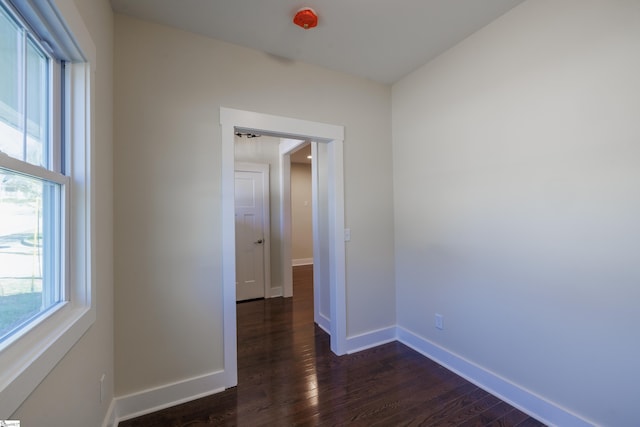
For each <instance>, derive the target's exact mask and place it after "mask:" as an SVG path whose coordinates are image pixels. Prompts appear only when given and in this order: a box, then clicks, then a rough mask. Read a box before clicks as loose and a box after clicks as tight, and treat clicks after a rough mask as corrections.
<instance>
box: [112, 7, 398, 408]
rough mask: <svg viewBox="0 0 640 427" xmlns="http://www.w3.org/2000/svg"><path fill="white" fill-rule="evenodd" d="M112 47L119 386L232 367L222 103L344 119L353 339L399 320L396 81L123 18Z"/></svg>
mask: <svg viewBox="0 0 640 427" xmlns="http://www.w3.org/2000/svg"><path fill="white" fill-rule="evenodd" d="M115 44H116V58H115V141H116V145H115V158H114V162H115V169H116V171H117V173H116V174H115V195H116V199H115V203H116V205H115V219H116V233H115V239H116V240H115V245H116V248H115V266H116V268H115V275H116V297H115V298H116V324H115V328H116V356H115V360H116V374H117V380H116V391H117V394H118V395H122V394H125V393H129V392H135V391H139V390H143V389H147V388H149V387H154V386H160V385H165V384H167V383H170V382H173V381H178V380H182V379H185V378H191V377H194V376H198V375H202V374H207V373H211V372H214V371H216V370H219V369H222V367H223V363H222V362H223V348H222V298H221V297H222V283H221V239H220V235H221V215H220V214H221V206H222V205H221V200H220V187H221V181H220V179H221V178H220V154H221V152H220V127H219V108H220V107H221V106H224V107H230V108H238V109H243V110H250V111H257V112H261V113H268V114H275V115H281V116H288V117H293V118H300V119H308V120H313V121H318V122H325V123H331V124H338V125H344V126H345V129H346V135H347V139H346V140H345V143H344V147H345V148H344V158H345V193H346V195H345V198H346V200H345V209H346V222H347V225H348V226H349V227H351V230H352V240H351V242H349V244H348V245H347V254H346V255H347V298H346V300H347V302H348V312H349V317H348V325H347V328H348V334H349V335H355V334H359V333H363V332H367V331H372V330H376V329H379V328H383V327H387V326H391V325H393V324H394V323H395V313H394V304H392V303H390V302H393V301H394V298H395V294H394V283H393V281H394V270H393V248H392V246H391V245H389V244H388V242H390V241H393V234H392V233H393V215H392V214H393V209H392V185H391V177H392V173H391V161H390V158H391V143H390V141H391V103H390V99H391V89H390V87H388V86H383V85H380V84H376V83H373V82H371V81H368V80H364V79H360V78H356V77H351V76H348V75H345V74H341V73H337V72H333V71H328V70H325V69H322V68H318V67H315V66H311V65H305V64H301V63H297V62H295V61H282V60H279V59H278V58H275V57H273V56H269V55H267V54H265V53H261V52H257V51H253V50H250V49H245V48H241V47H238V46H235V45H231V44H227V43H223V42H220V41H216V40H212V39H207V38H205V37H201V36H197V35H194V34H190V33H186V32H182V31H178V30H175V29H171V28H168V27H164V26H161V25H156V24H151V23H147V22H143V21H139V20H136V19H133V18H129V17H124V16H116V37H115ZM363 150H368V152H369V155H368V156H367V157H366V162H365V161H364V160H361V159H363V157H362V156H361V155H360V153H361V152H362V151H363ZM371 188H375V191H372V190H371ZM372 205H376V206H377V209H376V215H371V212H370V206H372Z"/></svg>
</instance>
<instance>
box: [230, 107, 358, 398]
mask: <svg viewBox="0 0 640 427" xmlns="http://www.w3.org/2000/svg"><path fill="white" fill-rule="evenodd" d="M220 126H221V139H222V147H221V168H222V282H223V283H222V288H223V289H222V290H223V323H224V326H223V328H224V329H223V336H224V338H223V340H224V375H225V383H226V387H233V386H235V385H237V384H238V360H237V337H236V330H237V327H236V291H235V287H236V286H235V281H236V277H235V276H236V272H235V227H234V223H235V209H234V202H233V200H234V136H235V132H236V131H242V132H251V133H257V134H261V135H266V136H275V137H280V138H293V139H303V140H310V141H314V142H318V143H322V144H326V146H327V153H328V156H327V159H328V163H329V165H328V166H329V167H328V173H327V188H328V209H327V211H328V215H329V227H328V241H329V269H328V271H327V277H328V279H329V301H330V319H329V321H330V325H329V330H330V335H331V350H332V351H333V352H334V353H335V354H338V355H341V354H344V353H345V352H346V335H347V322H346V289H345V243H344V169H343V168H344V165H343V152H342V145H343V141H344V127H343V126H336V125H330V124H325V123H318V122H311V121H307V120H299V119H292V118H287V117H281V116H273V115H269V114H262V113H255V112H251V111H243V110H236V109H231V108H224V107H221V108H220ZM315 202H316V201H314V203H315ZM314 256H315V255H314ZM314 264H315V259H314Z"/></svg>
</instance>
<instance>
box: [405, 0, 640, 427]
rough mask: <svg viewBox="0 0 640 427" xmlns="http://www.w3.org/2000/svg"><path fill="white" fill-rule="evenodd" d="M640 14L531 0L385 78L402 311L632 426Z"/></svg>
mask: <svg viewBox="0 0 640 427" xmlns="http://www.w3.org/2000/svg"><path fill="white" fill-rule="evenodd" d="M639 22H640V2H638V1H636V0H594V1H589V2H585V1H582V0H562V1H560V0H535V1H533V0H532V1H528V2H525V3H523V4H522V5H521V6H519V7H517V8H515V9H514V10H512V11H511V12H509V13H508V14H507V15H505V16H503V17H502V18H501V19H499V20H497V21H496V22H494V23H492V24H490V25H489V26H488V27H486V28H484V29H482V30H481V31H479V32H478V33H476V34H475V35H473V36H471V37H470V38H468V39H467V40H466V41H464V42H463V43H461V44H460V45H458V46H457V47H455V48H453V49H451V50H450V51H448V52H446V53H445V54H443V55H441V56H440V57H439V58H438V59H436V60H435V61H433V62H431V63H429V64H427V65H425V66H423V67H422V68H420V69H419V70H417V71H416V72H414V73H412V74H411V75H409V76H408V77H406V78H405V79H403V80H402V81H400V82H398V83H397V84H395V85H394V87H393V157H394V198H395V238H396V240H395V243H396V252H395V253H396V280H397V315H398V323H399V325H400V326H401V327H404V328H406V329H408V330H410V331H411V332H413V333H415V334H417V335H419V336H421V337H423V338H425V339H427V340H430V341H431V342H433V343H435V344H437V345H439V346H441V347H443V348H444V349H446V350H448V351H450V352H452V353H455V354H457V355H459V356H462V357H463V358H466V359H467V360H468V361H471V362H472V363H475V364H477V365H480V366H481V367H484V368H485V369H487V370H489V371H493V372H494V373H496V374H497V375H499V376H502V377H503V378H505V379H507V380H510V381H512V382H514V383H516V384H518V385H520V386H521V387H524V388H525V389H528V390H530V391H532V392H533V393H536V394H538V395H540V396H542V397H543V398H546V399H548V400H550V401H552V402H555V403H556V404H558V405H560V406H563V407H565V408H566V409H568V410H569V411H573V412H575V413H577V414H578V415H580V416H582V417H584V418H586V419H588V420H591V421H593V422H595V423H598V424H601V425H611V426H613V425H615V426H632V425H640V406H638V404H637V387H638V384H639V383H640V369H638V360H640V334H638V330H637V327H638V325H640V310H638V301H640V286H639V285H638V284H639V283H640V263H639V262H638V260H639V259H640V258H639V257H640V226H639V225H638V224H639V222H638V218H640V190H639V188H640V187H639V186H638V184H639V183H640V167H638V165H640V120H639V119H638V117H640V79H639V78H638V76H640V25H638V23H639ZM436 312H438V313H441V314H443V315H444V324H445V328H444V330H442V331H438V330H436V329H435V328H434V320H433V318H434V313H436Z"/></svg>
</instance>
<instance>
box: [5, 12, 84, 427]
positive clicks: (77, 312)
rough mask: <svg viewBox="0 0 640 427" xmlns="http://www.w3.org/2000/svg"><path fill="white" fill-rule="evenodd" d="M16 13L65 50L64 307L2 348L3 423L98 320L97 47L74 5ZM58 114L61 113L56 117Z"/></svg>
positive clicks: (62, 305)
mask: <svg viewBox="0 0 640 427" xmlns="http://www.w3.org/2000/svg"><path fill="white" fill-rule="evenodd" d="M19 3H20V8H21V10H20V12H21V13H22V15H23V16H24V17H25V18H26V19H27V20H28V21H29V23H30V24H33V21H30V18H34V19H35V18H37V19H38V20H39V22H38V24H37V25H38V26H40V28H39V29H41V30H42V31H39V33H40V34H42V33H44V34H45V37H50V38H51V41H54V43H52V44H55V45H57V46H63V47H64V49H65V52H66V54H67V56H69V58H70V62H69V63H68V64H67V70H66V73H65V74H66V75H65V85H64V86H65V93H64V94H63V96H65V97H66V100H67V102H66V107H65V110H66V111H64V117H65V123H64V127H65V129H64V136H65V138H66V139H67V141H66V142H65V144H66V147H68V150H67V152H66V153H65V154H66V156H67V159H66V164H67V166H68V170H67V171H65V172H66V175H68V176H69V181H70V183H69V189H68V191H69V194H68V196H69V197H68V200H69V202H68V205H67V206H66V207H63V208H64V209H66V215H67V217H68V219H69V221H68V228H67V230H66V232H67V237H66V238H67V244H68V248H67V257H68V259H67V263H66V269H67V272H68V274H67V275H66V276H67V277H66V284H65V285H66V290H67V292H68V298H67V302H66V303H64V304H61V306H60V307H59V308H58V309H57V310H55V311H53V312H52V313H51V314H50V315H48V316H47V317H46V318H44V319H42V320H41V321H39V322H38V323H37V324H36V325H34V326H33V327H32V328H30V329H29V330H28V331H27V332H25V333H23V334H20V336H18V337H16V338H15V339H12V340H11V341H10V342H8V343H4V344H3V348H2V349H1V350H0V419H9V418H10V417H11V415H12V414H13V413H14V412H15V411H16V410H17V409H18V407H19V406H20V405H21V404H22V402H24V400H25V399H26V398H27V397H28V396H29V395H30V394H31V393H32V392H33V391H34V390H35V389H36V387H37V386H38V384H40V382H41V381H42V380H43V379H44V378H45V377H46V376H47V375H48V374H49V373H50V372H51V371H52V370H53V368H54V367H55V366H56V365H57V364H58V362H60V360H61V359H62V358H63V357H64V355H65V354H66V353H67V352H68V351H69V350H70V349H71V348H72V347H73V346H74V345H75V344H76V343H77V342H78V340H80V338H81V337H82V335H84V333H85V332H86V331H87V330H88V329H89V327H90V326H91V325H92V324H93V323H94V322H95V319H96V309H95V306H96V304H95V294H96V290H95V284H94V280H93V272H94V270H95V269H94V266H93V264H94V259H93V256H92V254H93V240H92V236H93V235H94V232H93V229H94V221H93V212H94V209H93V198H92V196H93V183H92V179H91V174H92V170H93V167H92V165H93V158H92V150H91V146H92V141H93V126H92V123H93V93H94V89H93V88H94V82H93V80H94V79H93V76H94V72H95V66H96V49H95V45H94V43H93V41H92V40H91V37H90V35H89V32H88V30H87V28H86V26H85V24H84V22H83V20H82V17H81V16H80V13H79V12H78V10H77V8H76V5H75V2H74V1H73V0H45V1H42V0H20V2H19ZM22 8H24V9H22ZM57 113H60V112H57Z"/></svg>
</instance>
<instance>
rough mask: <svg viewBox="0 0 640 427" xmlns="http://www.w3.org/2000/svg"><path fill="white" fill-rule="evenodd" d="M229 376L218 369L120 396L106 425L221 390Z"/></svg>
mask: <svg viewBox="0 0 640 427" xmlns="http://www.w3.org/2000/svg"><path fill="white" fill-rule="evenodd" d="M225 377H226V376H225V373H224V371H217V372H212V373H210V374H205V375H201V376H198V377H194V378H189V379H186V380H182V381H176V382H174V383H170V384H166V385H163V386H159V387H154V388H150V389H147V390H143V391H140V392H137V393H132V394H128V395H126V396H121V397H118V398H116V399H115V410H111V408H110V412H112V413H111V414H107V416H108V417H109V419H107V420H105V423H103V425H110V424H108V423H109V422H111V421H110V420H115V424H113V425H118V423H119V422H120V421H125V420H129V419H131V418H136V417H139V416H142V415H146V414H150V413H152V412H156V411H160V410H162V409H165V408H169V407H171V406H175V405H180V404H182V403H185V402H189V401H192V400H195V399H200V398H202V397H205V396H209V395H212V394H215V393H219V392H221V391H224V389H225ZM112 405H113V404H112Z"/></svg>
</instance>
